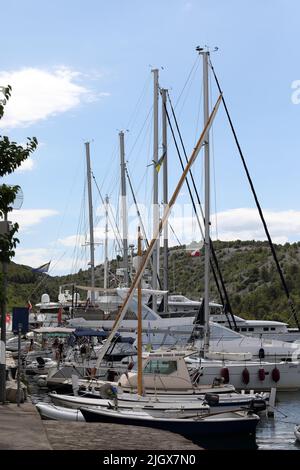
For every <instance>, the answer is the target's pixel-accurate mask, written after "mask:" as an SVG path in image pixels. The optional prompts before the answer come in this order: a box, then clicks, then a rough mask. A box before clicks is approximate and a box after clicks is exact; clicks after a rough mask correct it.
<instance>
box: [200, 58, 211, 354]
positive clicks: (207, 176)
mask: <svg viewBox="0 0 300 470" xmlns="http://www.w3.org/2000/svg"><path fill="white" fill-rule="evenodd" d="M200 54H201V55H202V58H203V118H204V123H206V122H207V120H208V116H209V89H208V58H209V51H208V50H202V51H201V52H200ZM204 180H205V210H204V225H205V237H204V244H205V258H204V354H205V353H207V352H208V350H209V287H210V286H209V276H210V154H209V132H207V134H206V138H205V144H204Z"/></svg>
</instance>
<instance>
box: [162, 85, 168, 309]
mask: <svg viewBox="0 0 300 470" xmlns="http://www.w3.org/2000/svg"><path fill="white" fill-rule="evenodd" d="M167 91H168V90H166V89H164V88H163V89H162V90H161V97H162V152H163V155H164V158H163V203H164V210H165V209H166V206H167V204H168V153H167V151H168V147H167V146H168V142H167V112H166V110H167ZM163 253H164V258H163V259H164V261H163V268H164V269H163V272H164V275H163V286H164V290H166V291H167V290H169V282H168V270H169V266H168V224H166V225H165V227H164V250H163ZM167 310H168V294H166V295H165V297H164V312H165V313H166V312H167Z"/></svg>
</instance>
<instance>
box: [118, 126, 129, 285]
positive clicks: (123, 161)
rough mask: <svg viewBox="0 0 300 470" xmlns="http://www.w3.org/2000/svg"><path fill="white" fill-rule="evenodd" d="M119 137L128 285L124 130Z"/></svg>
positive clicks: (124, 261) (124, 252) (126, 263)
mask: <svg viewBox="0 0 300 470" xmlns="http://www.w3.org/2000/svg"><path fill="white" fill-rule="evenodd" d="M119 138H120V161H121V218H122V227H123V268H124V283H125V286H126V287H127V286H128V223H127V202H126V179H125V168H126V164H125V146H124V132H123V131H121V132H119Z"/></svg>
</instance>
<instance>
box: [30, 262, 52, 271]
mask: <svg viewBox="0 0 300 470" xmlns="http://www.w3.org/2000/svg"><path fill="white" fill-rule="evenodd" d="M50 263H51V261H49V263H46V264H42V266H39V267H38V268H33V269H32V271H33V272H35V273H47V272H48V270H49V266H50Z"/></svg>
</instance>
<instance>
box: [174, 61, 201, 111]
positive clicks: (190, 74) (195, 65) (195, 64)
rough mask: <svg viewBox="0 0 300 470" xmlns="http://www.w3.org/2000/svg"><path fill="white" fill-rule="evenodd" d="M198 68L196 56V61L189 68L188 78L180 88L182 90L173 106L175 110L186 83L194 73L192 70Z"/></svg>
mask: <svg viewBox="0 0 300 470" xmlns="http://www.w3.org/2000/svg"><path fill="white" fill-rule="evenodd" d="M198 67H199V59H198V56H197V57H196V60H195V61H194V64H193V66H192V68H191V70H190V72H189V74H188V76H187V79H186V81H185V83H184V85H183V88H182V90H181V93H180V95H179V96H178V98H177V101H176V103H175V105H174V107H175V108H176V107H177V105H178V104H179V101H180V100H181V97H182V95H183V92H184V90H185V88H186V86H187V84H188V82H189V81H190V79H191V76H192V74H193V73H194V74H195V73H196V70H194V69H195V68H196V69H197V68H198Z"/></svg>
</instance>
